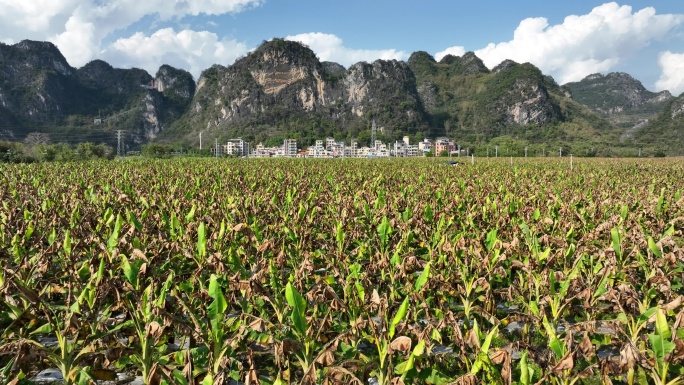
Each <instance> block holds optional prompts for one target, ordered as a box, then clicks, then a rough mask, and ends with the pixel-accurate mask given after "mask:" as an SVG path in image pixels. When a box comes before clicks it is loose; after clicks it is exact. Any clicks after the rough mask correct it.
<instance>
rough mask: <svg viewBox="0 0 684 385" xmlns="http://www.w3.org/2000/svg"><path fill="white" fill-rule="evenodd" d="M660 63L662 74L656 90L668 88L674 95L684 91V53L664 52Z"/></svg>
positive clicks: (659, 59)
mask: <svg viewBox="0 0 684 385" xmlns="http://www.w3.org/2000/svg"><path fill="white" fill-rule="evenodd" d="M658 63H659V64H660V68H661V69H662V74H661V75H660V78H659V79H658V81H656V84H655V85H656V90H658V91H662V90H668V91H670V92H671V93H672V94H673V95H679V94H681V93H682V92H684V53H672V52H670V51H666V52H663V53H661V54H660V57H659V58H658Z"/></svg>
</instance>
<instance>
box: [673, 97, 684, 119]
mask: <svg viewBox="0 0 684 385" xmlns="http://www.w3.org/2000/svg"><path fill="white" fill-rule="evenodd" d="M670 111H671V112H670V117H671V118H672V119H677V118H681V117H683V116H684V98H683V97H679V98H678V99H677V100H675V102H674V103H672V107H671V109H670Z"/></svg>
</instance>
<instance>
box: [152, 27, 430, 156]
mask: <svg viewBox="0 0 684 385" xmlns="http://www.w3.org/2000/svg"><path fill="white" fill-rule="evenodd" d="M374 119H375V120H376V121H377V122H378V125H379V126H380V127H381V137H380V139H386V140H394V139H398V138H400V137H401V136H402V135H404V134H406V133H409V134H417V133H421V132H422V133H426V132H425V129H426V128H427V124H426V119H425V113H424V111H423V110H422V106H421V103H420V100H419V97H418V94H417V91H416V89H415V78H414V77H413V73H412V72H411V70H410V68H409V67H408V66H407V65H406V63H403V62H399V61H395V60H391V61H384V60H378V61H375V62H373V63H370V64H369V63H357V64H355V65H353V66H351V67H350V68H349V69H344V67H342V66H340V65H339V64H336V63H321V62H320V61H319V60H318V58H317V57H316V55H315V54H314V53H313V51H311V49H309V48H308V47H306V46H304V45H302V44H300V43H296V42H292V41H287V40H283V39H273V40H271V41H267V42H264V43H263V44H262V45H261V46H260V47H259V48H257V49H256V50H255V51H253V52H251V53H250V54H249V55H247V56H245V57H243V58H240V59H238V60H237V61H236V62H235V63H234V64H232V65H230V66H228V67H224V66H221V65H214V66H212V67H211V68H209V69H207V70H205V71H204V72H203V73H202V75H201V76H200V79H199V81H198V84H197V92H196V94H195V97H194V99H193V102H192V108H191V109H190V110H189V112H188V113H187V114H186V115H184V116H183V117H182V118H181V119H180V120H179V121H177V122H176V123H174V124H173V125H172V126H171V127H170V128H169V129H168V130H166V131H165V132H164V133H163V134H162V135H163V137H164V138H165V139H167V140H178V139H179V138H180V139H181V140H185V141H189V142H191V143H197V142H198V140H199V132H200V131H201V132H204V133H206V134H207V135H209V136H211V137H218V138H219V140H220V141H222V140H225V139H228V138H231V137H237V136H241V137H243V138H244V139H245V140H249V141H252V142H264V143H266V144H278V143H282V140H283V139H285V138H295V139H297V140H298V143H300V144H313V142H314V141H315V140H316V139H321V138H324V137H326V136H332V137H336V138H338V139H345V140H349V139H351V138H358V137H361V138H364V137H366V133H368V135H367V137H368V138H370V134H369V133H370V127H371V122H372V121H373V120H374ZM363 144H369V143H363Z"/></svg>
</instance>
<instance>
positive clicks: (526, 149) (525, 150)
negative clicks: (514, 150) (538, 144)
mask: <svg viewBox="0 0 684 385" xmlns="http://www.w3.org/2000/svg"><path fill="white" fill-rule="evenodd" d="M525 158H527V146H525Z"/></svg>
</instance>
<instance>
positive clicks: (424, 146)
mask: <svg viewBox="0 0 684 385" xmlns="http://www.w3.org/2000/svg"><path fill="white" fill-rule="evenodd" d="M418 150H419V151H421V152H423V153H426V152H430V151H432V140H430V139H427V138H426V139H423V141H422V142H420V143H418Z"/></svg>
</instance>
